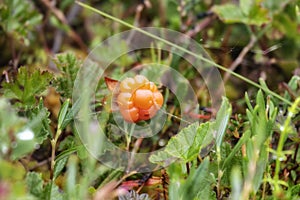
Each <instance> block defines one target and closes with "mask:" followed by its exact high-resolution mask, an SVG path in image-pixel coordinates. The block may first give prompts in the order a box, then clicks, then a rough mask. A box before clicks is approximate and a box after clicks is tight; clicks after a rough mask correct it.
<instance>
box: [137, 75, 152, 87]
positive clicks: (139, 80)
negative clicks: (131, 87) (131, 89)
mask: <svg viewBox="0 0 300 200" xmlns="http://www.w3.org/2000/svg"><path fill="white" fill-rule="evenodd" d="M134 80H135V84H136V87H137V88H135V89H138V88H140V87H142V86H144V85H145V84H146V83H149V80H148V79H147V78H146V77H145V76H143V75H136V76H135V77H134Z"/></svg>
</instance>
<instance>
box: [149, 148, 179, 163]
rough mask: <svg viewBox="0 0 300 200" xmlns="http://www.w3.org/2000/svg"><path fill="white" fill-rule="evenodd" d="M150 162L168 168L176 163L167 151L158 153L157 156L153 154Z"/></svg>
mask: <svg viewBox="0 0 300 200" xmlns="http://www.w3.org/2000/svg"><path fill="white" fill-rule="evenodd" d="M149 161H150V162H152V163H157V164H159V165H161V166H168V165H169V164H170V163H172V162H173V161H174V158H173V157H172V156H171V155H170V154H168V153H167V152H166V151H162V150H161V151H158V152H156V153H155V154H152V155H151V156H150V158H149Z"/></svg>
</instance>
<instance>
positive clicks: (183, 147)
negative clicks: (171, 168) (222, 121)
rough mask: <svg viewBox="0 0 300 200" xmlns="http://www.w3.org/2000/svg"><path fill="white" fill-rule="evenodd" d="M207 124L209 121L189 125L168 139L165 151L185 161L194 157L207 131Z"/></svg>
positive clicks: (208, 124)
mask: <svg viewBox="0 0 300 200" xmlns="http://www.w3.org/2000/svg"><path fill="white" fill-rule="evenodd" d="M209 126H210V123H209V122H207V123H203V124H201V125H200V126H199V124H198V123H194V124H191V125H189V126H188V127H186V128H184V129H182V130H181V131H180V132H179V133H178V134H177V135H176V136H174V137H172V138H171V139H170V140H169V142H168V144H167V146H166V149H165V151H166V152H167V153H168V154H170V155H172V156H174V157H176V158H180V159H182V160H184V161H185V162H188V161H191V160H193V159H195V158H196V157H197V155H198V153H199V151H200V150H201V147H202V141H203V140H204V138H205V136H206V134H207V133H208V130H209Z"/></svg>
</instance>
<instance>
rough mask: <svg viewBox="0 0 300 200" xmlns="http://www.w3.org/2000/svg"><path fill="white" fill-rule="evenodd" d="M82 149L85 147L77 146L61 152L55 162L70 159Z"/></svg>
mask: <svg viewBox="0 0 300 200" xmlns="http://www.w3.org/2000/svg"><path fill="white" fill-rule="evenodd" d="M82 148H83V149H84V146H83V145H79V146H75V147H72V148H68V149H66V150H65V151H63V152H61V153H60V154H59V155H58V156H56V158H55V161H56V162H58V161H59V160H61V159H64V158H66V157H69V156H70V155H71V154H73V153H75V152H77V151H79V150H80V149H82Z"/></svg>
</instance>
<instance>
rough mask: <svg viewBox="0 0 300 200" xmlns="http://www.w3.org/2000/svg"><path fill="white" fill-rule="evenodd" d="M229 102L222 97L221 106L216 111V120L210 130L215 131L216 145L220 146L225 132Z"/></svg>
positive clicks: (230, 109)
mask: <svg viewBox="0 0 300 200" xmlns="http://www.w3.org/2000/svg"><path fill="white" fill-rule="evenodd" d="M231 111H232V108H231V104H230V103H229V101H228V99H227V98H225V97H224V98H223V100H222V104H221V107H220V109H219V111H218V113H217V117H216V121H215V123H214V125H213V128H212V130H213V131H216V146H217V148H220V147H221V143H222V140H223V137H224V134H225V132H226V127H227V124H228V121H229V119H230V116H231Z"/></svg>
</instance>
